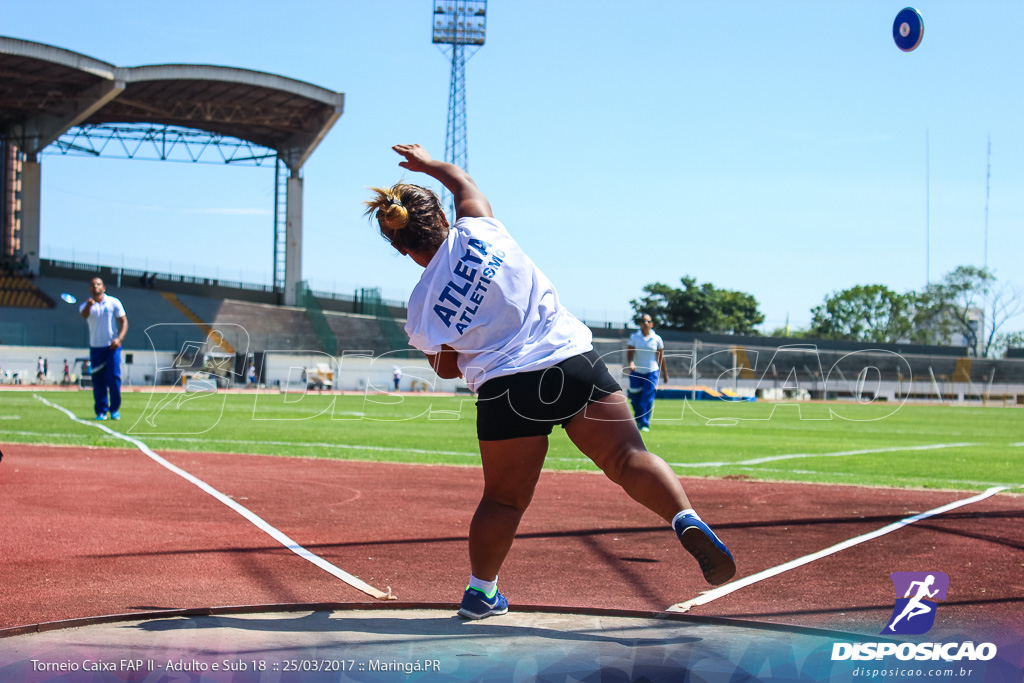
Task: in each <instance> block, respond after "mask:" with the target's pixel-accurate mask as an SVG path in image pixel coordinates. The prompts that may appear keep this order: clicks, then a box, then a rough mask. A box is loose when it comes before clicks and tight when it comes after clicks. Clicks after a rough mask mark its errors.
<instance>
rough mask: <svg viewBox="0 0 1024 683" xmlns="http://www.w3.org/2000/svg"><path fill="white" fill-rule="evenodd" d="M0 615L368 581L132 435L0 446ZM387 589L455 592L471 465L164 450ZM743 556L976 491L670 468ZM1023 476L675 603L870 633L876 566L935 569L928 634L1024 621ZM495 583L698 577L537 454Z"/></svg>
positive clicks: (585, 598)
mask: <svg viewBox="0 0 1024 683" xmlns="http://www.w3.org/2000/svg"><path fill="white" fill-rule="evenodd" d="M0 448H2V451H3V453H4V459H3V462H2V464H0V519H2V520H3V534H2V536H0V577H2V581H0V629H3V628H10V627H15V626H21V625H26V624H35V623H42V622H48V621H56V620H64V619H72V618H79V617H88V616H97V615H105V614H121V613H131V612H135V611H147V612H148V611H153V610H157V609H186V608H202V607H215V606H225V605H257V604H280V603H327V602H345V603H352V602H369V601H372V599H371V598H369V597H368V596H366V595H364V594H363V593H361V592H359V591H357V590H355V589H353V588H351V587H349V586H348V585H346V584H344V583H342V582H341V581H340V580H339V579H337V578H335V577H333V576H331V575H330V574H328V573H327V572H325V571H323V570H321V569H319V568H317V567H315V566H314V565H313V564H311V563H309V562H308V561H306V560H304V559H301V558H300V557H298V556H297V555H295V554H294V553H292V552H291V551H289V550H287V549H285V548H283V547H282V546H281V545H279V544H278V543H277V542H276V541H274V540H273V539H272V538H270V537H269V536H268V535H267V534H265V533H264V532H262V531H260V530H258V529H257V528H256V527H255V526H253V525H252V524H251V523H250V522H248V521H247V520H245V519H244V518H243V517H242V516H240V515H239V514H237V513H236V512H234V511H233V510H231V509H229V508H228V507H226V506H225V505H224V504H222V503H221V502H218V501H217V500H216V499H215V498H213V497H212V496H210V495H208V494H207V493H205V492H203V491H201V490H200V489H199V488H197V487H196V486H195V485H193V484H192V483H189V482H188V481H186V480H185V479H183V478H182V477H180V476H178V475H176V474H174V473H172V472H170V471H169V470H167V469H166V468H164V467H162V466H160V465H158V464H157V463H156V462H154V461H153V460H152V459H150V458H149V457H147V456H145V455H144V454H143V453H141V452H140V451H138V450H133V449H132V450H129V449H82V448H70V447H51V446H30V445H15V444H5V445H2V446H0ZM160 454H161V455H162V456H163V457H165V458H166V459H167V460H169V461H171V462H172V463H174V464H175V465H177V466H178V467H181V468H182V469H184V470H186V471H188V472H190V473H191V474H193V475H194V476H196V477H198V478H200V479H202V480H203V481H205V482H206V483H208V484H210V485H211V486H213V487H214V488H216V489H218V490H219V491H221V492H222V493H224V494H226V495H229V496H231V497H233V498H234V499H235V500H236V501H238V502H239V503H241V504H242V505H245V506H246V507H248V508H249V509H250V510H252V511H253V512H255V513H256V514H258V515H260V516H261V517H262V518H263V519H264V520H266V521H267V522H269V523H270V524H272V525H274V526H275V527H277V528H278V529H279V530H281V531H282V532H284V533H285V534H287V535H288V536H290V537H291V538H292V539H294V540H295V541H296V542H297V543H299V544H301V545H302V546H304V547H305V548H307V549H308V550H310V551H312V552H314V553H316V554H318V555H320V556H321V557H323V558H325V559H326V560H328V561H329V562H331V563H333V564H334V565H336V566H337V567H339V568H341V569H343V570H345V571H347V572H349V573H351V574H353V575H355V576H358V577H359V578H360V579H362V580H363V581H366V582H367V583H369V584H371V585H373V586H375V587H377V588H379V589H381V590H387V587H389V586H390V588H391V590H392V592H393V593H394V595H395V596H397V597H398V598H399V599H400V600H401V601H403V602H423V603H438V602H441V603H452V604H453V605H454V603H455V602H457V600H458V599H459V598H460V596H461V592H462V589H463V587H464V586H465V584H466V581H467V578H468V574H469V569H468V559H467V557H466V532H467V529H468V525H469V520H470V517H471V515H472V513H473V510H474V508H475V505H476V501H477V499H478V496H479V492H480V489H481V486H482V481H483V480H482V475H481V472H480V470H479V469H478V468H475V467H448V466H427V465H396V464H384V463H366V462H345V461H329V460H320V459H307V458H278V457H268V456H258V455H237V454H223V453H217V454H208V453H182V452H170V451H168V452H163V451H161V452H160ZM683 483H684V486H685V487H686V490H687V493H688V494H689V496H690V498H691V500H692V501H693V503H694V505H695V507H696V508H697V509H698V511H699V512H700V513H701V515H702V516H703V517H704V519H705V520H707V521H708V522H709V523H710V524H711V525H712V526H713V528H715V530H716V531H717V532H718V533H719V534H720V536H721V537H722V538H723V539H724V540H725V541H726V543H727V544H728V545H729V546H730V548H731V549H732V550H733V552H734V554H735V555H736V558H737V563H738V566H739V573H738V575H737V577H742V576H747V575H750V574H754V573H756V572H760V571H762V570H765V569H768V568H770V567H774V566H776V565H779V564H782V563H784V562H787V561H789V560H792V559H794V558H797V557H801V556H804V555H807V554H810V553H813V552H816V551H818V550H821V549H823V548H826V547H828V546H831V545H833V544H835V543H838V542H841V541H844V540H846V539H848V538H851V537H854V536H859V535H861V534H865V533H868V532H871V531H874V530H876V529H878V528H881V527H884V526H886V525H888V524H891V523H892V522H895V521H898V520H900V519H902V518H905V517H907V516H909V515H912V514H915V513H918V512H923V511H926V510H930V509H933V508H936V507H939V506H940V505H944V504H946V503H949V502H951V501H954V500H959V499H963V498H967V497H970V496H972V495H974V493H970V492H962V491H960V492H955V491H911V490H902V489H870V488H860V487H849V486H826V485H813V484H782V483H765V482H754V481H737V480H727V479H684V480H683ZM1022 522H1024V497H1022V496H1019V495H1006V494H998V495H995V496H993V497H991V498H988V499H986V500H983V501H980V502H977V503H974V504H971V505H968V506H966V507H962V508H959V509H957V510H955V511H953V512H950V513H946V514H944V515H941V516H938V517H933V518H930V519H927V520H924V521H921V522H918V523H916V524H914V525H913V526H911V527H908V528H904V529H901V530H899V531H896V532H894V533H891V534H888V535H886V536H883V537H881V538H878V539H875V540H872V541H868V542H866V543H863V544H860V545H857V546H855V547H853V548H850V549H847V550H844V551H841V552H839V553H837V554H834V555H831V556H828V557H826V558H824V559H821V560H818V561H815V562H813V563H811V564H809V565H806V566H803V567H800V568H798V569H795V570H793V571H789V572H786V573H784V574H781V575H779V576H776V577H773V578H769V579H767V580H764V581H761V582H759V583H756V584H754V585H752V586H748V587H746V588H743V589H740V590H739V591H737V592H735V593H732V594H730V595H727V596H725V597H722V598H720V599H718V600H715V601H713V602H711V603H709V604H706V605H702V606H700V607H696V608H694V610H693V611H692V612H691V613H692V614H698V615H704V616H728V617H738V618H743V619H752V620H759V621H767V622H774V623H786V624H798V625H804V626H818V627H827V628H836V629H840V630H846V631H859V632H863V633H878V632H879V631H881V629H882V627H884V626H885V623H886V620H887V619H888V617H889V616H890V613H891V611H892V607H893V599H894V595H893V587H892V583H891V581H890V579H889V574H890V573H891V572H894V571H944V572H946V573H947V574H948V575H949V577H950V589H949V594H948V599H947V601H946V602H945V603H944V604H943V605H942V606H941V608H940V610H939V612H938V618H937V621H936V626H935V628H934V629H933V630H932V632H931V634H930V635H934V636H938V637H942V636H943V635H944V634H945V635H948V634H962V633H966V634H972V633H974V632H975V631H977V630H979V629H998V630H999V631H1000V632H1010V633H1014V634H1024V617H1022V613H1024V609H1022V606H1024V597H1022V596H1024V523H1022ZM500 585H501V588H502V592H503V593H505V594H506V595H507V596H508V597H509V600H510V602H511V604H512V608H513V609H515V606H516V605H551V606H564V607H566V608H569V609H571V608H579V607H588V608H607V609H627V610H645V611H649V610H663V609H665V608H667V607H668V606H669V605H672V604H674V603H677V602H681V601H683V600H687V599H690V598H693V597H695V596H697V595H699V594H700V592H701V591H704V590H707V589H708V586H707V585H706V584H705V583H704V582H703V580H702V578H701V575H700V572H699V571H698V569H697V566H696V563H695V562H694V561H693V559H692V558H690V557H689V556H688V555H686V554H685V552H684V551H682V549H681V548H680V547H679V544H678V541H677V540H676V538H675V535H674V534H673V532H672V531H671V530H670V529H669V528H668V527H667V526H666V525H664V524H663V523H662V522H661V520H660V519H659V518H657V517H656V516H654V515H653V514H652V513H650V512H648V511H647V510H645V509H643V508H641V507H640V506H639V505H637V504H636V503H634V502H633V501H632V500H630V499H629V498H628V497H627V496H626V495H625V494H624V493H623V492H622V491H621V490H620V489H618V487H616V486H615V485H614V484H612V483H611V482H609V481H608V480H607V479H605V478H604V477H603V476H601V475H597V474H591V473H568V472H545V473H544V475H543V476H542V478H541V482H540V485H539V487H538V490H537V494H536V497H535V499H534V502H533V505H532V506H531V508H530V510H529V511H528V512H527V514H526V516H525V518H524V520H523V523H522V526H521V528H520V534H519V537H518V539H517V541H516V543H515V545H514V546H513V548H512V552H511V555H510V556H509V559H508V561H507V563H506V565H505V567H504V568H503V572H502V575H501V581H500Z"/></svg>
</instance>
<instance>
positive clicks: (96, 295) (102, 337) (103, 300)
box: [78, 277, 128, 420]
mask: <svg viewBox="0 0 1024 683" xmlns="http://www.w3.org/2000/svg"><path fill="white" fill-rule="evenodd" d="M89 292H90V293H91V296H90V297H89V298H88V299H86V300H85V303H83V304H82V305H81V306H80V307H79V309H78V310H79V312H80V313H81V315H82V317H83V318H85V320H86V322H88V323H89V362H90V365H91V366H92V371H91V373H92V395H93V399H94V401H95V408H96V419H97V420H106V419H107V415H108V411H109V415H110V419H112V420H120V419H121V342H123V341H124V335H125V334H127V333H128V316H126V315H125V312H124V306H123V305H122V304H121V301H120V299H117V298H116V297H112V296H107V294H106V287H104V285H103V280H101V279H100V278H98V277H97V278H93V280H92V283H91V284H90V285H89Z"/></svg>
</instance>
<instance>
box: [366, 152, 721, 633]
mask: <svg viewBox="0 0 1024 683" xmlns="http://www.w3.org/2000/svg"><path fill="white" fill-rule="evenodd" d="M393 149H394V151H395V152H397V153H398V154H400V155H401V156H403V157H404V161H402V162H400V163H399V164H398V165H399V166H401V167H402V168H405V169H408V170H409V171H413V172H417V173H424V174H426V175H428V176H430V177H432V178H434V179H436V180H438V181H440V182H441V184H443V185H444V186H445V188H447V189H448V191H449V192H451V193H452V195H453V197H454V200H455V213H456V216H457V220H456V222H455V225H454V226H452V227H451V228H449V225H448V220H447V218H446V217H445V214H444V210H443V209H442V208H441V203H440V201H439V200H438V198H437V195H435V194H434V193H433V192H431V191H430V190H428V189H425V188H422V187H419V186H417V185H410V184H405V183H399V184H397V185H394V186H392V187H390V188H386V189H384V188H371V190H372V191H373V192H374V194H375V196H374V197H373V199H371V200H370V201H367V202H366V205H367V207H368V208H367V210H366V213H367V215H368V216H371V217H373V218H376V220H377V223H378V225H379V227H380V233H381V235H382V236H383V237H384V239H386V240H387V241H388V242H389V243H390V244H391V246H392V247H394V248H395V249H396V250H397V251H398V252H399V253H400V254H402V255H404V256H409V257H410V258H411V259H412V260H413V261H414V262H415V263H416V264H418V265H419V266H421V267H423V269H424V271H423V274H422V275H421V276H420V281H419V283H418V284H417V285H416V287H415V288H414V289H413V292H412V295H411V296H410V298H409V310H408V322H407V324H406V326H405V330H406V332H407V333H408V334H409V341H410V343H411V344H412V345H413V346H415V347H416V348H418V349H420V350H421V351H423V352H424V353H425V354H426V356H427V358H428V360H429V361H430V364H431V366H432V367H433V368H434V371H435V372H436V373H437V374H438V376H440V377H442V378H446V379H447V378H454V377H462V376H464V377H465V378H466V383H467V384H468V385H469V388H470V389H472V390H473V391H475V392H476V393H477V436H478V438H479V441H480V458H481V462H482V464H483V471H484V491H483V496H482V498H481V500H480V503H479V505H478V506H477V509H476V513H475V514H474V516H473V520H472V522H471V523H470V527H469V559H470V567H471V572H472V573H471V575H470V579H469V585H468V586H467V587H466V590H465V593H464V594H463V597H462V604H461V607H460V609H459V614H460V615H461V616H463V617H466V618H469V619H482V618H484V617H487V616H491V615H495V614H504V613H505V612H507V611H508V601H507V600H506V599H505V597H504V596H503V595H502V594H501V593H500V592H499V591H498V587H497V582H498V571H499V569H500V568H501V565H502V563H503V562H504V560H505V557H506V555H507V554H508V552H509V550H510V549H511V546H512V542H513V540H514V538H515V534H516V530H517V529H518V527H519V522H520V519H521V518H522V516H523V513H524V512H525V511H526V508H527V506H528V505H529V504H530V500H531V499H532V497H533V492H534V489H535V487H536V485H537V481H538V480H539V478H540V473H541V468H542V466H543V464H544V458H545V456H546V454H547V448H548V435H550V434H551V432H552V430H553V427H554V425H556V424H558V425H561V426H562V428H563V429H565V431H566V433H567V434H568V436H569V438H570V439H571V440H572V442H573V443H574V444H575V445H576V447H577V448H579V449H580V451H582V452H583V453H584V454H585V455H586V456H587V457H589V458H590V459H591V460H593V461H594V463H595V464H596V465H597V466H598V467H599V468H601V470H602V471H603V472H604V473H605V474H606V475H607V476H608V477H609V478H610V479H611V480H612V481H614V482H615V483H617V484H619V485H620V486H621V487H622V488H623V489H624V490H625V491H626V493H628V494H629V495H630V496H631V497H632V498H633V499H634V500H636V501H637V502H639V503H641V504H642V505H644V506H645V507H647V508H648V509H650V510H651V511H653V512H655V513H656V514H658V515H659V516H661V517H662V518H663V519H664V520H665V521H666V522H667V523H670V524H671V525H672V527H673V529H674V530H675V532H676V535H677V536H678V537H679V540H680V542H681V543H682V545H683V547H684V548H685V549H686V550H688V551H689V552H690V553H691V554H692V555H693V556H694V557H695V558H696V559H697V561H698V563H699V565H700V568H701V570H702V572H703V574H704V578H705V579H706V580H707V581H708V582H709V583H711V584H713V585H717V584H721V583H724V582H726V581H728V580H729V579H730V578H732V576H733V575H734V574H735V572H736V564H735V562H734V560H733V557H732V554H731V553H730V552H729V550H728V549H727V548H726V546H725V545H724V544H723V543H722V542H721V541H720V540H719V539H718V537H717V536H716V535H715V534H714V532H713V531H711V529H710V528H709V527H708V526H707V525H706V524H705V523H704V522H703V521H701V519H700V517H698V516H697V513H696V512H695V511H694V510H693V507H692V505H691V504H690V501H689V500H688V499H687V497H686V494H685V493H684V491H683V487H682V485H681V484H680V482H679V478H678V477H677V476H676V474H675V473H674V472H673V471H672V468H671V467H670V466H669V465H668V464H667V463H666V462H665V461H664V460H662V459H661V458H659V457H658V456H656V455H654V454H653V453H650V452H648V451H647V450H646V448H645V447H644V443H643V440H642V438H641V437H640V432H639V431H638V430H637V427H636V424H635V422H634V421H633V419H632V417H631V416H630V413H629V408H628V407H627V406H626V403H625V399H624V397H623V395H622V392H621V390H620V389H619V386H618V383H617V382H616V381H615V380H614V379H613V378H612V376H611V375H610V374H609V373H608V370H607V368H606V367H605V365H604V363H603V362H602V361H601V359H600V358H599V357H598V356H597V354H596V353H595V352H594V350H593V345H592V344H591V333H590V329H589V328H588V327H587V326H586V325H584V324H583V323H581V322H580V321H579V320H578V319H576V318H575V317H574V316H573V315H572V314H571V313H569V311H568V310H566V309H565V308H564V307H563V306H562V305H561V303H560V302H559V300H558V294H557V293H556V291H555V288H554V286H553V285H552V284H551V282H550V281H548V279H547V278H546V277H545V276H544V274H543V273H542V272H541V271H540V270H539V269H538V268H537V267H536V266H535V265H534V263H533V262H532V261H531V260H530V259H529V257H527V255H526V254H525V253H523V251H522V250H521V249H520V247H519V245H518V244H517V243H516V242H515V240H513V238H512V237H511V235H510V234H509V233H508V231H507V230H506V229H505V227H504V226H503V225H502V224H501V223H500V222H498V221H497V220H495V219H494V217H493V214H492V213H491V206H490V203H489V202H488V201H487V198H486V197H485V196H484V194H483V193H482V192H481V191H480V189H479V188H477V186H476V184H475V183H474V182H473V179H472V178H470V176H469V175H468V174H467V173H466V172H465V171H464V170H462V169H461V168H459V167H457V166H455V165H453V164H449V163H445V162H441V161H437V160H435V159H432V158H431V157H430V155H429V154H428V153H427V152H426V151H425V150H424V149H423V148H422V147H420V146H419V145H395V146H394V147H393Z"/></svg>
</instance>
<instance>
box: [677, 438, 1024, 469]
mask: <svg viewBox="0 0 1024 683" xmlns="http://www.w3.org/2000/svg"><path fill="white" fill-rule="evenodd" d="M981 445H983V444H980V443H935V444H927V445H925V446H891V447H889V448H862V449H860V450H855V451H835V452H832V453H788V454H785V455H769V456H766V457H764V458H751V459H750V460H734V461H731V462H729V461H722V462H672V463H669V464H670V465H672V467H734V466H736V465H762V464H764V463H766V462H776V461H778V460H795V459H798V458H839V457H843V456H847V455H868V454H869V453H900V452H903V451H931V450H935V449H938V448H967V447H971V446H981ZM1011 445H1013V444H1011Z"/></svg>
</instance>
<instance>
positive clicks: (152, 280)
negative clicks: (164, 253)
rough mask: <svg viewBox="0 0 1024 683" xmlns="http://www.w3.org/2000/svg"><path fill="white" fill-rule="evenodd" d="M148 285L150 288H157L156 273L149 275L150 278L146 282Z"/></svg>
mask: <svg viewBox="0 0 1024 683" xmlns="http://www.w3.org/2000/svg"><path fill="white" fill-rule="evenodd" d="M146 287H148V288H149V289H156V273H153V274H152V275H150V276H149V280H148V281H147V283H146Z"/></svg>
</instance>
